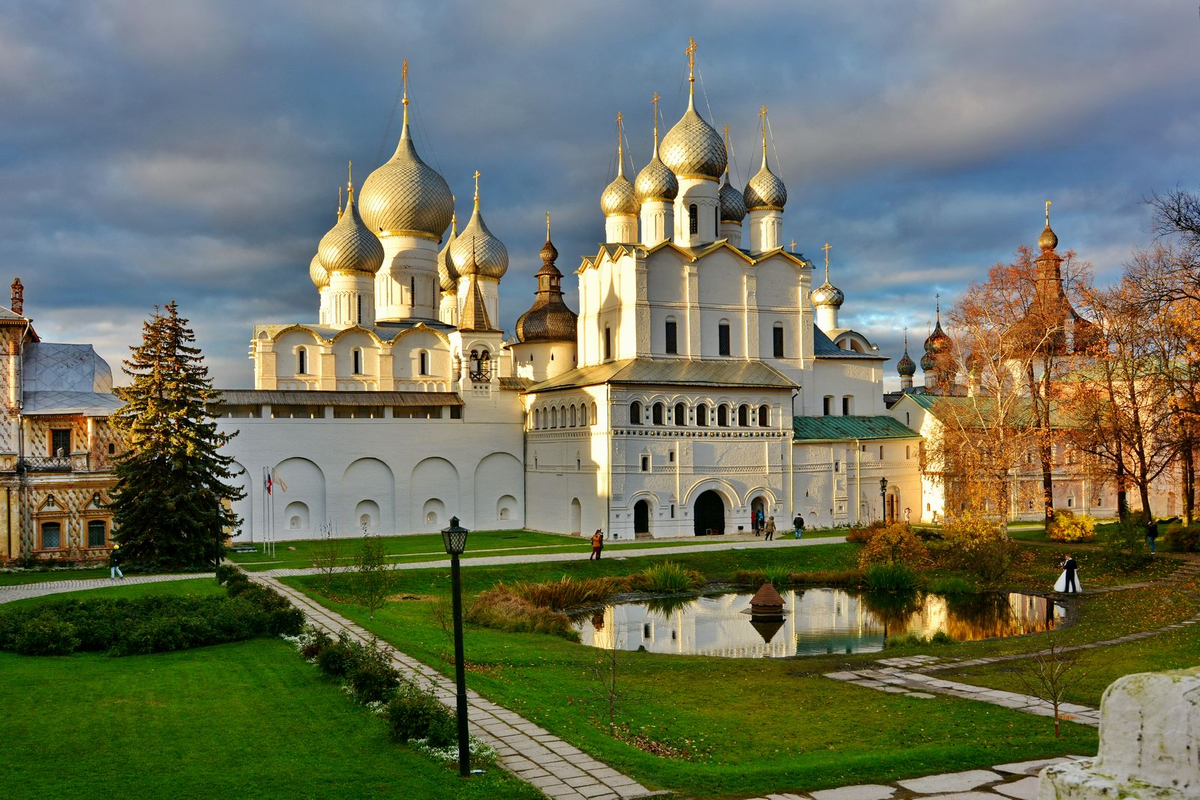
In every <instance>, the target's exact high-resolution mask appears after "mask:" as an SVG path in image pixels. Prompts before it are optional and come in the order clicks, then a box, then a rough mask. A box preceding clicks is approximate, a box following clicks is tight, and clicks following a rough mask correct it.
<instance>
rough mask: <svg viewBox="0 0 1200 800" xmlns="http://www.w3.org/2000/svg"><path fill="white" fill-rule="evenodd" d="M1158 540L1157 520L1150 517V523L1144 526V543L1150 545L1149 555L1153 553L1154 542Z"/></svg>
mask: <svg viewBox="0 0 1200 800" xmlns="http://www.w3.org/2000/svg"><path fill="white" fill-rule="evenodd" d="M1156 541H1158V520H1156V519H1154V518H1153V517H1151V518H1150V524H1149V525H1147V526H1146V544H1148V545H1150V555H1154V543H1155V542H1156Z"/></svg>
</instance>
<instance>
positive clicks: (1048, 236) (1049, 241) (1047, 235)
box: [1038, 200, 1058, 250]
mask: <svg viewBox="0 0 1200 800" xmlns="http://www.w3.org/2000/svg"><path fill="white" fill-rule="evenodd" d="M1050 205H1051V201H1049V200H1047V201H1046V227H1045V228H1043V229H1042V235H1041V236H1039V237H1038V247H1040V248H1042V250H1053V249H1054V248H1056V247H1058V235H1057V234H1056V233H1055V232H1054V230H1053V229H1052V228H1051V227H1050Z"/></svg>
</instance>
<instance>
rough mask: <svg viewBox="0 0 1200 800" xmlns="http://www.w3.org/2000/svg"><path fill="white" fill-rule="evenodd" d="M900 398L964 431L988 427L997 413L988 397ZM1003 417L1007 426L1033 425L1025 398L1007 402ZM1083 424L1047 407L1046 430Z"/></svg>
mask: <svg viewBox="0 0 1200 800" xmlns="http://www.w3.org/2000/svg"><path fill="white" fill-rule="evenodd" d="M904 397H907V398H908V399H910V400H912V401H913V402H914V403H916V404H917V405H918V406H920V407H921V408H923V409H925V410H927V411H929V413H931V414H933V416H934V417H936V418H938V419H940V420H944V419H945V418H946V417H950V416H953V417H955V419H956V420H957V422H956V424H961V425H966V426H967V427H976V426H975V425H973V424H972V422H977V423H978V427H983V426H984V423H985V422H987V423H989V424H991V422H993V421H994V418H995V417H996V415H997V414H999V413H1000V410H999V409H998V408H997V405H996V400H995V398H992V397H963V396H961V395H936V394H907V393H906V394H905V395H904ZM901 400H903V398H901ZM952 409H957V411H952ZM1006 414H1007V415H1008V419H1009V422H1010V423H1011V424H1013V425H1032V424H1033V404H1032V402H1031V401H1030V400H1029V398H1028V397H1014V398H1010V400H1009V403H1008V405H1007V411H1006ZM1086 424H1087V423H1086V421H1084V420H1079V419H1075V418H1073V417H1072V416H1071V413H1070V411H1069V410H1068V409H1067V408H1066V407H1064V406H1063V405H1062V404H1060V403H1058V402H1057V401H1055V402H1053V403H1052V404H1051V406H1050V427H1052V428H1055V429H1058V430H1070V429H1075V428H1081V427H1085V426H1086Z"/></svg>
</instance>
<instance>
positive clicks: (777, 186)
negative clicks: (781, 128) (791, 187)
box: [743, 150, 787, 211]
mask: <svg viewBox="0 0 1200 800" xmlns="http://www.w3.org/2000/svg"><path fill="white" fill-rule="evenodd" d="M743 194H744V196H745V199H746V208H748V209H749V210H751V211H755V210H758V209H771V210H774V211H782V210H783V207H784V206H785V205H787V187H786V186H784V185H783V181H782V180H780V179H779V176H778V175H776V174H775V173H773V172H771V170H770V168H769V167H768V166H767V154H766V151H765V150H764V151H763V161H762V166H761V167H759V169H758V173H757V174H755V176H754V177H753V178H751V179H750V182H749V183H747V184H746V191H745V192H744V193H743Z"/></svg>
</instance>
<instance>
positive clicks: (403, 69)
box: [400, 58, 408, 105]
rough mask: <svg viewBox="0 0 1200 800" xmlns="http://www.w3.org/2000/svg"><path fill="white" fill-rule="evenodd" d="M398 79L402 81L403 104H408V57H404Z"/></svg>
mask: <svg viewBox="0 0 1200 800" xmlns="http://www.w3.org/2000/svg"><path fill="white" fill-rule="evenodd" d="M400 79H401V80H402V81H404V105H408V59H407V58H406V59H404V66H402V67H401V68H400Z"/></svg>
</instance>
